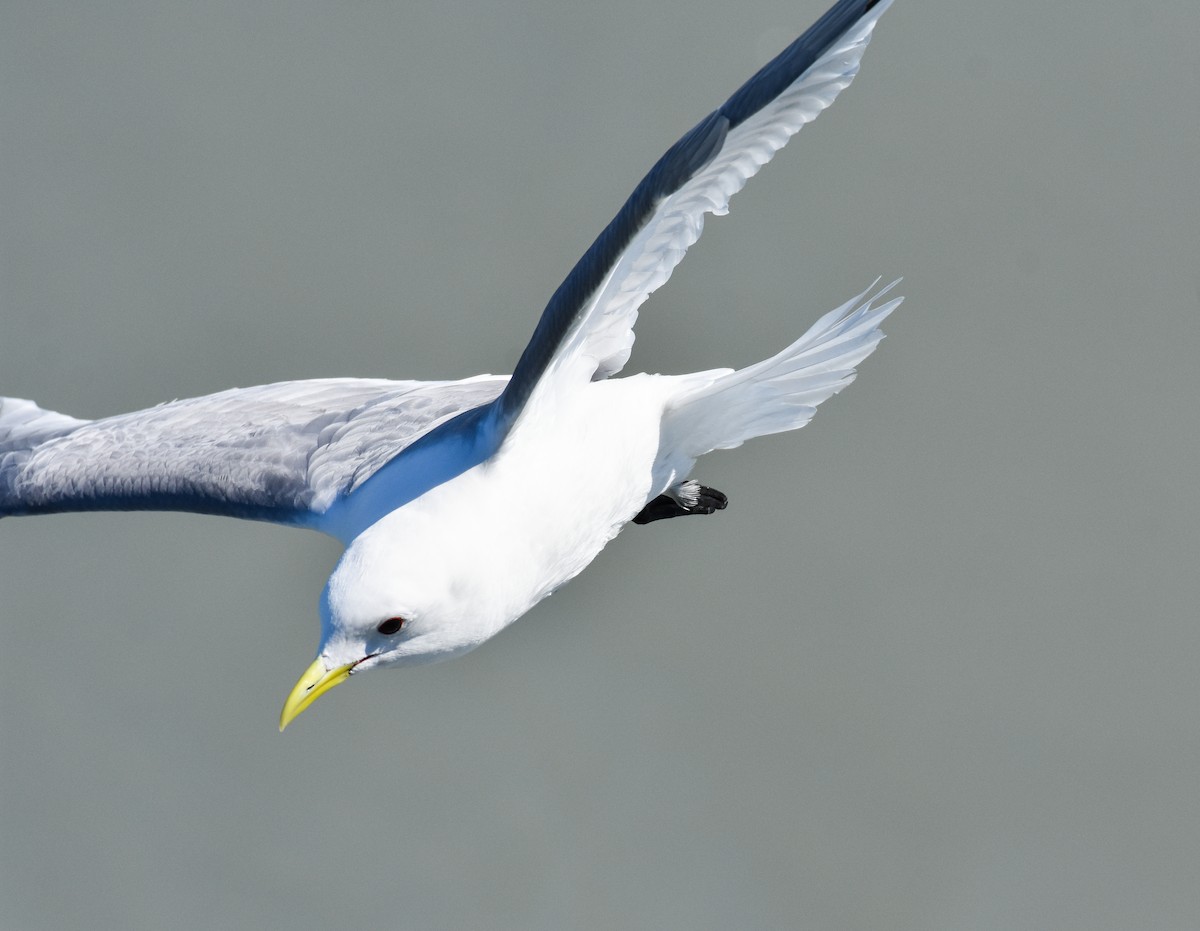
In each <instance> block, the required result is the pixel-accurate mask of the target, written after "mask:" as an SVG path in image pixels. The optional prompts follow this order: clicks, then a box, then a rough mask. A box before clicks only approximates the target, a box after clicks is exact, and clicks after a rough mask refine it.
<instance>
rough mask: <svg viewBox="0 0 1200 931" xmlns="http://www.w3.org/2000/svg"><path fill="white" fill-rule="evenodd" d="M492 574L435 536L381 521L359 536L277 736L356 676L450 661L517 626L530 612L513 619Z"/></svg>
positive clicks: (324, 604)
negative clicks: (313, 656)
mask: <svg viewBox="0 0 1200 931" xmlns="http://www.w3.org/2000/svg"><path fill="white" fill-rule="evenodd" d="M391 516H392V517H396V516H398V515H395V514H393V515H391ZM398 524H399V525H398ZM401 530H403V531H406V532H400V531H401ZM418 530H419V531H422V532H417V531H418ZM487 568H488V561H487V560H480V559H479V558H477V554H474V553H473V552H472V551H471V547H470V543H469V542H468V541H464V540H462V539H447V538H446V537H445V536H444V535H443V534H439V533H438V528H436V527H430V526H421V527H415V526H413V522H412V521H411V520H410V521H405V522H402V523H401V522H397V521H389V520H388V519H387V518H385V519H384V520H382V521H380V522H379V523H378V524H376V525H374V526H373V527H371V528H369V529H368V530H367V531H365V532H364V533H362V534H361V535H360V536H359V537H357V538H356V539H355V540H354V541H353V542H352V543H351V544H350V546H349V547H348V548H347V549H346V552H345V553H343V554H342V558H341V560H340V561H339V562H338V565H337V567H336V568H335V569H334V571H333V574H332V575H331V576H330V577H329V581H328V582H327V583H326V585H325V590H324V591H323V592H322V594H321V645H320V647H319V649H318V651H317V658H316V659H315V660H314V661H313V664H312V665H311V666H309V668H308V669H307V670H305V672H304V675H302V676H301V677H300V681H299V682H297V683H296V686H295V688H294V689H292V692H291V694H290V695H289V696H288V699H287V701H286V702H285V704H284V706H283V712H282V714H281V715H280V719H279V729H280V730H283V728H285V727H286V726H287V725H288V724H289V723H290V722H291V721H292V720H293V719H294V718H295V717H297V716H298V715H299V714H300V713H301V712H302V711H304V710H305V709H306V708H307V707H308V706H309V705H311V704H312V703H313V702H314V701H316V700H317V699H318V698H319V697H320V696H321V695H323V694H324V693H325V692H327V691H329V690H330V689H331V688H333V687H334V686H335V685H338V684H340V683H342V682H345V681H346V679H348V678H349V677H350V676H351V675H352V674H357V673H359V672H364V671H366V670H368V669H375V668H381V667H386V666H402V665H413V664H416V663H429V662H436V661H438V660H442V659H449V658H451V657H453V656H457V655H459V654H462V653H465V652H467V651H468V650H471V649H474V648H475V647H477V646H478V645H479V644H481V643H482V642H483V641H484V640H487V639H488V638H489V637H491V636H492V635H493V634H495V633H497V632H498V631H499V630H501V629H502V628H503V627H505V626H506V625H507V624H509V623H511V622H512V621H513V620H515V619H516V618H517V617H518V616H520V614H522V613H524V610H525V609H526V608H527V607H528V604H523V605H521V606H520V607H519V609H517V610H515V613H514V611H513V610H511V608H512V607H513V602H512V601H511V600H510V599H508V598H506V597H503V595H504V592H503V591H497V589H496V582H497V580H498V579H499V578H500V575H498V574H497V573H496V572H491V573H489V572H488V571H487ZM510 581H511V580H510ZM502 584H503V583H502ZM504 587H505V588H509V587H510V586H508V585H505V586H504ZM506 606H508V608H506Z"/></svg>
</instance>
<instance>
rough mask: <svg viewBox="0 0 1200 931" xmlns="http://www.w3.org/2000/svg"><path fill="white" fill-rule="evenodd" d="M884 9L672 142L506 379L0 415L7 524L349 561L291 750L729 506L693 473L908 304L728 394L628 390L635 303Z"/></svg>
mask: <svg viewBox="0 0 1200 931" xmlns="http://www.w3.org/2000/svg"><path fill="white" fill-rule="evenodd" d="M891 2H892V0H838V2H837V3H835V4H834V5H833V7H832V8H831V9H830V10H829V11H828V12H827V13H825V15H824V16H822V17H821V18H820V20H818V21H817V22H816V24H814V25H813V26H812V27H811V28H810V29H809V30H808V31H807V32H805V33H804V34H803V35H802V36H801V37H800V38H799V39H797V40H796V41H795V42H793V43H792V44H791V45H790V46H788V48H787V49H785V50H784V51H783V52H782V53H781V54H780V55H779V56H778V57H776V58H775V59H774V60H773V61H771V62H770V63H768V64H767V65H766V66H765V67H763V68H762V70H760V71H759V72H758V73H757V74H756V75H754V77H752V78H751V79H750V80H749V81H748V82H746V84H745V85H743V86H742V87H741V89H739V90H738V91H737V92H736V93H735V94H734V95H733V96H732V97H730V98H729V100H727V101H726V102H725V103H724V104H722V105H721V106H720V107H719V108H718V109H717V110H715V111H713V112H712V113H711V114H710V115H708V116H707V117H705V118H704V119H703V120H701V121H700V122H699V123H698V124H697V125H696V126H695V127H693V128H692V129H691V130H690V131H689V132H688V133H686V134H685V135H684V136H683V138H681V139H680V140H679V141H678V142H676V143H675V144H674V145H673V146H672V147H671V148H670V149H668V150H667V152H666V154H665V155H663V157H662V158H661V159H660V160H659V161H658V163H657V164H656V165H655V166H654V167H653V168H652V169H651V170H650V173H649V174H647V175H646V177H645V178H644V179H643V180H642V181H641V183H640V184H639V185H638V186H637V188H636V189H635V190H634V192H633V194H632V195H631V196H630V198H629V200H627V201H626V202H625V205H624V206H623V207H622V208H621V210H620V211H619V212H618V213H617V215H616V217H615V218H614V219H613V220H612V222H611V223H609V224H608V226H607V227H605V229H604V231H603V232H601V233H600V235H599V237H597V239H596V241H595V242H594V243H593V244H592V246H591V248H589V249H588V250H587V252H586V253H585V254H584V256H583V258H581V259H580V260H579V262H578V264H576V266H575V267H574V268H573V269H572V270H571V273H570V274H569V275H568V276H567V278H566V280H565V281H563V283H562V284H561V285H560V286H559V288H558V290H557V291H555V293H554V295H553V296H552V297H551V298H550V302H549V303H548V304H547V306H546V309H545V311H544V312H543V313H542V316H541V319H540V320H539V321H538V324H537V328H536V329H535V330H534V333H533V337H532V339H531V340H530V341H529V344H528V345H527V346H526V347H525V350H524V352H522V354H521V357H520V359H519V360H518V362H517V364H516V367H515V368H514V369H513V374H512V375H511V376H508V377H506V376H493V375H480V376H477V377H475V378H468V379H463V380H460V381H440V382H417V381H389V380H382V379H321V380H311V381H294V382H283V383H279V384H272V385H264V386H261V387H257V388H242V389H234V390H231V391H224V392H221V393H219V394H214V395H209V396H207V397H201V398H192V399H189V400H182V401H173V402H171V403H168V404H163V405H160V406H158V407H154V408H151V409H149V410H144V411H137V412H134V413H130V414H123V415H120V416H115V417H107V418H104V419H101V420H79V419H76V418H74V417H69V416H67V415H65V414H59V413H54V412H52V411H46V410H42V409H41V408H39V407H37V405H36V404H34V403H33V402H31V401H25V400H19V399H14V398H5V399H3V400H0V515H12V514H46V513H51V512H55V511H86V510H135V509H151V510H180V511H194V512H201V513H206V514H225V515H229V516H233V517H243V518H252V519H256V520H267V521H273V522H275V523H280V524H288V525H291V526H296V527H310V528H312V529H314V530H320V531H323V532H325V533H327V534H330V535H331V536H334V537H336V538H337V539H339V540H341V541H342V543H343V544H344V545H345V547H346V549H345V552H344V553H343V555H342V557H341V559H340V561H339V562H338V564H337V567H336V568H335V569H334V571H333V574H332V575H331V576H330V578H329V581H328V583H327V584H326V586H325V589H324V592H323V594H322V596H321V600H320V614H321V641H320V646H319V648H318V651H317V658H316V659H315V660H314V661H313V663H312V665H311V666H310V667H309V668H308V669H307V671H305V673H304V674H303V675H302V676H301V677H300V681H299V682H298V683H297V684H296V687H295V688H294V689H293V691H292V693H291V695H290V696H289V697H288V699H287V702H286V703H285V705H284V708H283V713H282V715H281V717H280V728H283V727H285V726H286V725H287V724H288V722H290V721H291V720H292V719H293V718H295V717H296V716H297V715H298V714H300V712H302V711H303V710H304V709H305V708H307V707H308V706H309V705H310V704H311V703H312V702H313V701H314V700H315V699H316V698H318V697H319V696H320V695H322V694H323V693H324V692H326V691H328V690H329V689H330V688H332V687H333V686H335V685H337V684H338V683H340V682H343V681H345V680H346V678H348V677H349V676H350V675H352V674H354V673H358V672H361V671H364V670H367V669H375V668H382V667H385V666H399V665H405V664H410V663H418V662H428V661H431V660H439V659H446V658H448V657H452V656H456V655H458V654H460V653H465V652H466V651H468V650H471V649H473V648H474V647H477V646H478V645H479V644H481V643H483V642H484V641H485V640H487V639H488V638H489V637H492V636H493V635H495V634H496V633H498V632H499V631H500V630H502V629H504V628H505V627H506V626H507V625H509V624H511V623H512V622H513V621H514V620H516V619H517V618H518V617H520V616H521V615H522V614H524V613H525V612H526V611H528V610H529V609H530V608H531V607H533V605H535V604H537V603H538V602H539V601H541V600H542V599H543V598H545V597H546V596H547V595H549V594H550V593H551V592H553V591H554V590H555V589H557V588H558V587H560V586H561V585H563V584H564V583H565V582H567V581H568V580H569V579H571V578H573V577H574V576H575V575H577V574H578V573H579V572H581V571H582V570H583V568H584V567H585V566H587V564H588V563H590V562H591V561H592V560H593V559H594V558H595V557H596V555H597V554H598V553H599V552H600V550H601V549H602V548H603V547H604V545H605V544H606V543H607V542H608V541H609V540H611V539H612V538H613V537H614V536H616V535H617V533H618V532H620V530H621V529H622V528H623V527H624V526H625V525H626V524H628V523H629V522H631V521H633V522H635V523H646V522H649V521H653V520H660V519H664V518H670V517H675V516H679V515H685V514H707V513H711V512H712V511H714V510H718V509H720V508H723V507H724V506H725V497H724V495H722V494H721V493H720V492H719V491H716V490H715V489H712V488H707V487H705V486H703V485H700V484H698V483H697V482H695V481H693V480H692V479H691V478H690V475H691V471H692V467H693V466H694V465H695V463H696V460H697V459H698V458H699V457H700V456H702V455H704V454H705V453H707V452H709V451H711V450H714V449H727V448H730V447H734V446H738V445H740V444H741V443H742V442H744V441H745V440H747V439H749V438H751V437H754V436H761V435H764V434H769V433H778V432H781V431H784V430H794V429H796V428H797V427H801V426H803V425H804V424H805V423H807V422H808V420H809V419H810V418H811V417H812V416H813V413H814V411H815V409H816V406H817V405H818V404H820V403H821V402H822V401H824V400H825V399H826V398H828V397H830V396H831V395H833V394H835V393H836V392H838V391H839V390H841V389H842V388H844V387H845V386H846V385H847V384H849V383H850V381H851V380H852V379H853V378H854V370H855V366H856V365H858V363H859V362H861V361H862V360H863V359H864V358H866V357H867V356H868V355H870V353H871V352H872V350H874V348H875V346H876V345H877V344H878V343H879V340H880V339H882V338H883V334H882V333H881V332H880V330H879V324H880V322H881V321H882V320H883V319H884V318H885V317H887V316H888V314H890V313H891V312H892V311H893V310H894V309H895V308H896V306H897V305H898V304H899V303H900V298H891V299H889V300H886V301H881V300H880V296H881V295H882V294H884V293H885V292H886V291H887V289H886V288H885V289H883V290H882V291H877V292H876V293H875V294H874V295H873V296H868V295H869V294H870V292H871V290H872V289H868V291H865V292H863V293H862V294H860V295H858V296H857V297H855V298H852V299H851V300H849V301H847V302H846V303H845V304H843V305H842V306H841V307H839V308H837V309H836V310H833V311H831V312H829V313H828V314H826V315H825V316H823V317H822V318H821V319H820V320H818V321H817V322H816V324H815V325H814V326H813V327H812V328H811V329H810V330H809V331H808V332H807V333H805V334H804V336H802V337H801V338H800V339H799V340H798V341H796V342H795V343H793V344H792V345H790V346H788V347H787V348H786V349H784V350H783V351H782V352H780V353H778V354H777V355H775V356H773V357H771V358H769V359H767V360H765V361H763V362H759V363H757V364H756V365H751V366H749V367H748V368H744V369H740V370H737V371H734V370H731V369H714V370H712V371H705V372H696V373H694V374H690V375H675V376H665V375H646V374H641V375H633V376H629V377H626V378H610V377H609V376H611V375H614V374H615V373H617V372H618V371H620V370H621V368H622V366H623V365H624V364H625V362H626V360H627V359H628V357H629V353H630V349H631V347H632V345H633V325H634V322H635V320H636V319H637V313H638V308H639V307H640V306H641V304H642V302H643V301H644V300H645V299H646V297H647V296H648V295H649V294H650V293H651V292H652V291H654V290H655V289H656V288H658V287H659V286H661V285H662V284H663V283H664V282H666V280H667V278H668V277H670V274H671V271H672V270H673V269H674V267H675V266H676V264H678V262H679V261H680V259H682V258H683V255H684V252H685V251H686V250H687V248H688V247H689V246H690V245H691V244H692V243H694V242H695V241H696V239H697V238H698V237H699V236H700V232H701V229H702V227H703V224H704V216H705V214H707V213H713V214H718V215H720V214H724V213H725V212H726V210H727V208H728V204H729V199H730V197H732V195H733V194H734V193H736V192H737V191H738V190H740V189H741V187H742V185H743V184H745V182H746V180H747V179H748V178H750V177H751V176H752V175H754V174H755V173H756V172H757V171H758V169H759V168H761V167H762V166H763V165H764V164H765V163H766V162H767V161H769V160H770V158H771V157H772V155H774V153H775V152H776V151H777V150H778V149H780V148H781V147H782V146H783V145H784V143H786V142H787V140H788V139H789V138H790V137H791V136H792V135H793V134H794V133H796V132H797V131H798V130H799V129H800V127H801V126H803V125H804V124H805V123H807V122H808V121H809V120H812V119H813V118H814V117H816V115H817V114H818V113H820V112H821V110H823V109H824V108H825V107H827V106H828V105H829V104H830V103H831V102H832V101H833V99H834V97H836V96H837V94H838V92H839V91H841V90H842V89H843V88H844V87H846V86H847V85H848V84H849V83H850V81H851V79H852V78H853V77H854V76H855V74H856V73H857V72H858V66H859V60H860V58H861V57H862V54H863V51H864V49H865V48H866V46H867V42H868V41H869V39H870V36H871V31H872V30H873V29H874V27H875V24H876V22H877V21H878V19H879V17H880V16H881V15H882V14H883V12H884V11H885V10H886V9H887V8H888V7H889V6H890V5H891Z"/></svg>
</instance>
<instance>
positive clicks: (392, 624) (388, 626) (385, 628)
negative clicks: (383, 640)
mask: <svg viewBox="0 0 1200 931" xmlns="http://www.w3.org/2000/svg"><path fill="white" fill-rule="evenodd" d="M403 626H404V618H402V617H389V618H388V619H387V620H386V621H383V622H382V623H380V625H379V626H378V627H376V628H375V629H376V630H377V631H379V632H380V633H381V634H383V635H384V636H385V637H390V636H391V635H392V634H394V633H395V632H396V631H398V630H399V629H400V628H401V627H403Z"/></svg>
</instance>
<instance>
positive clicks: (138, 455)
mask: <svg viewBox="0 0 1200 931" xmlns="http://www.w3.org/2000/svg"><path fill="white" fill-rule="evenodd" d="M506 381H507V379H506V378H504V377H497V376H490V375H482V376H479V377H477V378H471V379H466V380H463V381H447V382H416V381H387V380H384V379H319V380H312V381H299V382H281V383H278V384H273V385H263V386H260V387H256V388H245V389H233V390H230V391H224V392H221V393H219V394H213V395H208V396H205V397H201V398H189V399H186V400H180V401H172V402H169V403H167V404H161V405H159V406H157V407H153V408H149V409H148V410H143V411H135V412H133V413H129V414H121V415H118V416H115V417H107V418H103V419H101V420H93V421H87V420H76V419H75V418H71V417H66V416H65V415H62V414H56V413H53V412H50V411H42V410H41V409H40V408H37V407H36V406H35V405H33V404H32V402H29V401H21V400H18V399H13V398H5V399H3V400H0V515H9V514H40V513H52V512H56V511H84V510H181V511H192V512H199V513H206V514H223V515H228V516H233V517H245V518H252V519H257V520H268V521H273V522H276V523H283V524H293V525H299V526H308V527H313V528H314V529H318V530H326V531H327V532H334V530H333V529H331V528H329V527H326V526H325V523H324V515H325V514H326V513H327V512H329V511H330V509H331V508H332V507H333V505H334V504H336V503H337V502H338V501H339V500H341V499H343V498H346V497H349V496H352V494H353V493H354V492H357V491H358V490H359V489H360V488H362V487H364V486H365V485H366V483H367V480H368V479H369V478H371V477H372V476H373V475H375V474H376V473H377V472H379V471H380V469H382V467H383V466H384V465H386V464H387V463H388V462H389V461H391V460H393V459H395V458H396V457H397V456H399V455H400V453H402V452H404V451H405V450H406V449H408V448H409V447H410V446H412V445H413V444H414V443H416V442H418V441H419V440H421V439H422V438H423V437H427V436H429V435H430V434H431V433H434V432H435V431H437V429H438V428H439V427H441V426H442V425H444V424H447V423H449V422H450V421H452V420H454V419H455V418H456V417H458V416H460V415H461V414H463V413H464V412H466V411H470V410H472V409H475V408H478V407H479V406H480V405H486V404H487V403H488V402H490V401H492V400H493V399H494V398H495V397H496V396H497V395H498V394H499V393H500V391H501V390H502V389H503V387H504V384H505V383H506ZM401 503H403V502H402V501H398V502H395V503H393V504H392V506H393V507H397V506H399V504H401ZM334 535H336V536H340V534H338V533H336V532H334Z"/></svg>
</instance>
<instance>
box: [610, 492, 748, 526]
mask: <svg viewBox="0 0 1200 931" xmlns="http://www.w3.org/2000/svg"><path fill="white" fill-rule="evenodd" d="M728 503H729V499H728V498H727V497H725V495H723V494H721V492H719V491H717V490H716V489H715V488H709V487H708V486H707V485H700V484H697V483H696V482H684V483H683V486H682V487H681V488H680V489H679V498H678V499H676V498H674V497H672V496H671V495H659V496H658V497H657V498H655V499H654V500H653V501H651V502H650V503H649V504H647V505H646V506H645V507H644V508H642V509H641V510H640V511H639V512H638V514H637V516H636V517H635V518H634V519H633V522H634V523H635V524H649V523H652V522H653V521H656V520H666V519H667V518H668V517H683V516H684V515H685V514H711V513H712V512H713V511H721V510H724V508H725V505H727V504H728Z"/></svg>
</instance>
